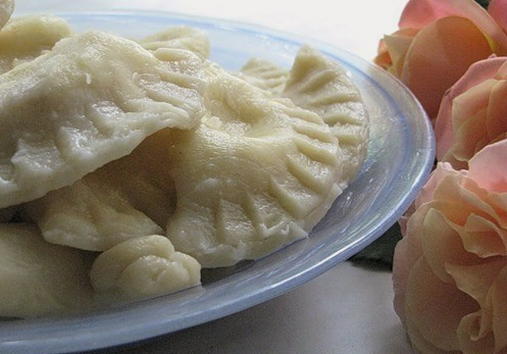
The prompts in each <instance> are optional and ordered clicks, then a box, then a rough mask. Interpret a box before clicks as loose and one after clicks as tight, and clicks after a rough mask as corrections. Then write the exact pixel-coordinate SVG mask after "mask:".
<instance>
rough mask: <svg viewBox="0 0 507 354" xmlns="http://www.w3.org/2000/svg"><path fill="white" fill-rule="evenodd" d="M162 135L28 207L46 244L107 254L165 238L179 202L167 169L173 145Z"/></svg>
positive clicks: (151, 138) (26, 209) (31, 203)
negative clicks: (127, 244) (143, 239)
mask: <svg viewBox="0 0 507 354" xmlns="http://www.w3.org/2000/svg"><path fill="white" fill-rule="evenodd" d="M160 135H161V134H160V133H156V134H154V135H152V136H150V137H148V138H146V140H144V141H143V142H142V143H141V144H140V145H139V146H138V147H137V148H136V149H135V150H134V151H133V152H132V153H131V154H130V155H127V156H125V157H122V158H121V159H119V160H116V161H112V162H110V163H108V164H107V165H105V166H103V167H101V168H100V169H98V170H96V171H94V172H92V173H90V174H88V175H86V176H85V177H84V178H83V179H81V180H79V181H77V182H76V183H74V184H73V185H71V186H67V187H64V188H60V189H58V190H56V191H52V192H49V193H48V194H47V195H45V196H44V197H42V198H40V199H37V200H34V201H32V202H29V203H26V204H25V205H24V210H25V211H26V213H27V214H28V216H29V217H30V218H31V219H32V220H33V221H34V222H35V223H36V224H37V225H38V226H39V228H40V229H41V231H42V235H43V236H44V238H45V239H46V241H48V242H51V243H56V244H60V245H65V246H70V247H75V248H80V249H85V250H92V251H105V250H107V249H109V248H111V247H113V246H115V245H116V244H118V243H120V242H123V241H125V240H127V239H130V238H134V237H139V236H147V235H153V234H160V233H163V231H164V230H165V226H166V223H167V219H168V218H169V215H170V214H171V213H172V212H173V210H174V208H175V204H176V196H175V190H174V184H173V182H172V179H171V178H170V177H169V175H168V171H167V167H166V165H167V163H168V161H167V152H166V150H167V147H168V146H169V145H170V144H171V141H170V140H169V141H162V140H161V139H159V138H158V136H160ZM162 228H164V230H163V229H162Z"/></svg>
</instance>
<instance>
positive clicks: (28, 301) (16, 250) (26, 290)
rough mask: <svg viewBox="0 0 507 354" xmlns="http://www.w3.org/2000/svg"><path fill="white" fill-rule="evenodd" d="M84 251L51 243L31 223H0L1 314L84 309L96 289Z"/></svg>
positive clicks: (31, 313) (44, 313)
mask: <svg viewBox="0 0 507 354" xmlns="http://www.w3.org/2000/svg"><path fill="white" fill-rule="evenodd" d="M88 269H89V267H88V264H87V262H86V260H85V259H84V258H83V255H82V254H81V253H80V251H78V250H75V249H71V248H67V247H61V246H56V245H52V244H49V243H47V242H46V241H44V239H43V238H42V236H41V234H40V232H39V230H38V229H37V228H36V227H35V226H32V225H27V224H0V284H2V291H1V292H0V316H2V317H38V316H43V315H49V314H56V313H61V312H77V311H84V310H86V309H87V308H88V306H90V304H91V299H92V292H91V287H90V282H89V280H88Z"/></svg>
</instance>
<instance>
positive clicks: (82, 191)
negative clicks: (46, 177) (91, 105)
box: [24, 48, 203, 251]
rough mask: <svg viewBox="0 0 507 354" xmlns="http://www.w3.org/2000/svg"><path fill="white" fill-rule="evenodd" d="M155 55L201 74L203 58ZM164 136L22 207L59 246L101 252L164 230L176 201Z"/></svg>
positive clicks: (175, 51)
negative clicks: (131, 239) (126, 241)
mask: <svg viewBox="0 0 507 354" xmlns="http://www.w3.org/2000/svg"><path fill="white" fill-rule="evenodd" d="M155 54H156V56H157V57H158V58H160V60H163V61H164V63H165V64H166V65H168V66H170V67H171V68H172V69H173V70H174V72H175V73H180V74H182V75H183V76H185V75H191V76H193V77H199V76H202V75H203V74H202V73H200V72H199V70H200V69H199V65H202V60H201V59H199V58H197V57H196V56H195V55H193V54H192V53H191V52H188V51H186V50H181V49H168V48H164V49H159V50H157V51H156V52H155ZM165 138H167V135H166V134H164V133H163V131H161V132H157V133H155V134H153V135H151V136H149V137H148V138H146V139H145V140H144V141H143V142H142V143H141V144H140V145H139V146H138V147H137V148H136V149H135V150H134V151H133V152H132V153H130V154H129V155H127V156H124V157H122V158H121V159H118V160H116V161H112V162H110V163H108V164H106V165H105V166H103V167H101V168H99V169H98V170H96V171H94V172H92V173H90V174H88V175H86V176H85V177H84V178H83V179H81V180H79V181H78V182H76V183H74V184H72V185H70V186H67V187H64V188H61V189H58V190H56V191H52V192H49V193H48V194H47V195H45V196H44V197H42V198H40V199H37V200H34V201H31V202H29V203H26V204H25V205H24V210H25V212H26V214H28V216H29V217H30V218H31V220H32V221H34V222H35V223H36V224H37V225H38V226H39V228H40V229H41V231H42V235H43V236H44V238H45V239H46V240H47V241H49V242H51V243H56V244H60V245H65V246H70V247H76V248H80V249H85V250H93V251H105V250H107V249H109V248H111V247H113V246H114V245H116V244H118V243H120V242H122V241H124V240H127V239H129V238H133V237H139V236H145V235H152V234H160V233H164V232H165V227H166V224H167V220H168V218H169V215H170V214H171V213H172V212H173V211H174V208H175V205H176V193H175V190H174V183H173V181H172V179H171V177H170V176H169V173H168V168H167V165H168V164H169V163H170V162H169V161H168V160H167V159H168V156H167V149H168V146H169V145H170V144H171V141H170V140H167V139H165Z"/></svg>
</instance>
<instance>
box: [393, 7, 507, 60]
mask: <svg viewBox="0 0 507 354" xmlns="http://www.w3.org/2000/svg"><path fill="white" fill-rule="evenodd" d="M495 6H497V5H495ZM491 12H493V13H492V14H491V16H490V14H488V12H486V11H485V10H484V9H483V8H482V7H481V6H480V5H478V4H477V3H476V2H475V1H473V0H446V1H442V0H410V1H409V2H408V3H407V5H406V6H405V9H404V10H403V13H402V15H401V18H400V22H399V27H400V28H405V27H410V28H417V29H420V28H423V27H425V26H427V25H429V24H430V23H431V22H433V21H435V20H437V19H440V18H444V17H449V16H459V17H463V18H468V19H469V20H470V21H472V22H473V23H474V24H475V25H476V26H477V27H478V28H480V29H481V31H482V32H483V33H484V34H486V35H488V36H489V37H491V39H492V40H493V42H495V43H497V45H498V46H499V48H500V51H503V50H504V49H505V48H507V38H506V36H505V34H504V33H503V31H502V28H501V27H500V26H499V25H498V24H497V23H496V22H495V21H494V20H493V17H492V16H493V15H494V16H497V14H498V16H497V17H501V16H503V14H502V11H497V10H496V9H494V8H493V10H492V11H490V13H491ZM504 22H505V20H504ZM500 23H502V22H500Z"/></svg>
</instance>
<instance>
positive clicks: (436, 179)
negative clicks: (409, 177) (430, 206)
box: [414, 162, 462, 208]
mask: <svg viewBox="0 0 507 354" xmlns="http://www.w3.org/2000/svg"><path fill="white" fill-rule="evenodd" d="M451 174H462V173H460V172H457V171H455V170H454V169H453V168H452V166H451V165H450V164H448V163H446V162H443V163H438V165H437V167H436V168H435V170H433V172H432V173H431V175H430V178H429V179H428V182H426V184H425V185H424V187H423V188H422V189H421V191H420V192H419V195H418V196H417V199H416V201H415V202H414V205H415V207H416V208H418V207H419V206H420V205H422V204H424V203H427V202H429V201H431V200H432V199H433V193H434V192H435V189H436V188H437V186H438V185H439V184H440V183H441V182H442V180H443V179H444V178H445V177H446V176H448V175H451Z"/></svg>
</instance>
